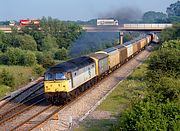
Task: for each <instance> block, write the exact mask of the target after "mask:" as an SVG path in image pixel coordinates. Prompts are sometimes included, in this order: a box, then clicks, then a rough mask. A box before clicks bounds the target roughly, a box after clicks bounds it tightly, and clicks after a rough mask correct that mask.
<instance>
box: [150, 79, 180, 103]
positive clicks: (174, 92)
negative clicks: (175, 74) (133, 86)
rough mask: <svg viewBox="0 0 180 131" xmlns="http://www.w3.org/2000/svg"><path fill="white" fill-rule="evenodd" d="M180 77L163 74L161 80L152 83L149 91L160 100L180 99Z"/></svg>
mask: <svg viewBox="0 0 180 131" xmlns="http://www.w3.org/2000/svg"><path fill="white" fill-rule="evenodd" d="M179 85H180V79H174V78H170V77H165V76H162V77H160V78H159V81H154V82H151V83H150V86H149V88H148V89H149V92H150V95H151V96H152V97H155V99H156V100H157V101H159V102H167V101H168V100H170V101H174V100H178V99H179V97H180V96H179V94H180V86H179Z"/></svg>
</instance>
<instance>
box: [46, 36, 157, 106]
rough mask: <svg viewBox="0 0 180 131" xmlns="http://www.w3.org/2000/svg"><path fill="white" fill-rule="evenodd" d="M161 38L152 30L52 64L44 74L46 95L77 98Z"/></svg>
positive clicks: (62, 99) (53, 98) (54, 98)
mask: <svg viewBox="0 0 180 131" xmlns="http://www.w3.org/2000/svg"><path fill="white" fill-rule="evenodd" d="M157 38H158V37H157V36H156V35H155V34H152V33H151V34H148V35H143V36H140V37H138V38H136V39H134V40H131V41H129V42H126V43H124V44H123V45H117V46H115V47H111V48H108V49H105V50H103V51H98V52H95V53H93V54H90V55H88V56H83V57H79V58H75V59H72V60H69V61H67V62H64V63H61V64H58V65H55V66H52V67H50V68H49V69H48V70H47V71H46V72H45V77H44V92H45V97H46V98H47V100H48V101H50V102H51V103H54V104H59V103H64V102H67V101H69V100H71V99H73V98H74V97H76V96H78V95H79V94H80V93H81V92H83V91H85V90H86V89H87V88H90V87H91V86H92V85H94V84H95V83H97V81H99V80H101V79H103V78H104V77H105V76H107V75H108V74H110V73H111V72H112V71H114V70H116V69H117V68H119V67H120V66H121V65H122V64H124V63H125V62H127V61H128V60H129V59H131V58H132V57H133V56H134V55H136V54H138V53H139V52H140V51H142V50H143V49H144V48H145V47H146V46H147V45H149V44H150V43H151V42H157Z"/></svg>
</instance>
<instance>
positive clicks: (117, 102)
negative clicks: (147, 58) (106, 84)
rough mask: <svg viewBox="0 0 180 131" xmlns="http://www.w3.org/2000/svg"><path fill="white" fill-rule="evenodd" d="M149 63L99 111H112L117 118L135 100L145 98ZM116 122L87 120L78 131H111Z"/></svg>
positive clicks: (123, 83)
mask: <svg viewBox="0 0 180 131" xmlns="http://www.w3.org/2000/svg"><path fill="white" fill-rule="evenodd" d="M147 66H148V65H147V63H144V64H142V65H141V66H140V67H138V68H137V69H135V70H134V72H133V73H132V74H131V75H130V76H129V77H128V78H127V79H126V80H124V81H122V82H121V83H120V84H119V85H118V87H117V88H116V89H115V90H114V91H113V92H112V93H111V94H110V95H109V96H108V97H107V98H106V100H104V101H103V102H102V103H101V105H100V106H98V107H97V109H96V110H97V111H110V112H111V114H112V116H114V117H116V116H117V115H118V114H119V113H120V112H122V111H124V110H125V109H126V108H127V107H129V106H130V105H131V103H132V102H134V100H135V99H139V98H141V97H143V96H144V95H145V94H146V92H145V88H146V83H145V81H144V77H145V76H144V75H145V73H146V71H147ZM115 123H116V121H114V120H113V121H112V120H111V119H107V120H85V122H84V123H82V124H81V125H80V127H79V128H77V129H76V130H78V131H79V130H80V131H81V130H82V131H101V130H110V129H111V128H112V126H113V125H114V124H115Z"/></svg>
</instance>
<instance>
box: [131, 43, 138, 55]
mask: <svg viewBox="0 0 180 131" xmlns="http://www.w3.org/2000/svg"><path fill="white" fill-rule="evenodd" d="M132 46H133V54H134V53H136V52H137V51H138V42H135V43H133V45H132Z"/></svg>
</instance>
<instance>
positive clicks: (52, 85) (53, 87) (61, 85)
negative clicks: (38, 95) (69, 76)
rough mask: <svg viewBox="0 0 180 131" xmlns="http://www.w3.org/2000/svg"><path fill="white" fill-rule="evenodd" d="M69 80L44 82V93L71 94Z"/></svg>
mask: <svg viewBox="0 0 180 131" xmlns="http://www.w3.org/2000/svg"><path fill="white" fill-rule="evenodd" d="M68 86H69V81H68V80H55V81H44V92H45V93H50V92H69V88H68Z"/></svg>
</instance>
